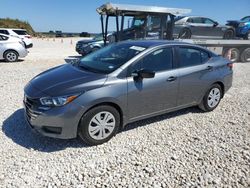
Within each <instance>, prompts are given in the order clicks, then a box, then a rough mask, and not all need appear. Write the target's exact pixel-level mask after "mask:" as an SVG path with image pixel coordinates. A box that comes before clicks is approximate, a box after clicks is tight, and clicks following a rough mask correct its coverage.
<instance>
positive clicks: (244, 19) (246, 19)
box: [241, 16, 250, 22]
mask: <svg viewBox="0 0 250 188" xmlns="http://www.w3.org/2000/svg"><path fill="white" fill-rule="evenodd" d="M241 21H243V22H250V16H247V17H244V18H242V19H241Z"/></svg>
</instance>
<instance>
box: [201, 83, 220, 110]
mask: <svg viewBox="0 0 250 188" xmlns="http://www.w3.org/2000/svg"><path fill="white" fill-rule="evenodd" d="M222 95H223V94H222V89H221V86H220V85H219V84H213V85H212V86H211V87H210V89H209V90H208V91H207V92H206V94H205V96H204V97H203V99H202V101H201V103H200V105H199V108H200V109H202V110H203V111H205V112H210V111H213V110H214V109H215V108H216V107H217V106H218V105H219V103H220V100H221V98H222Z"/></svg>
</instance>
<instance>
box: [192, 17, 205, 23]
mask: <svg viewBox="0 0 250 188" xmlns="http://www.w3.org/2000/svg"><path fill="white" fill-rule="evenodd" d="M192 23H196V24H201V23H203V20H202V18H200V17H196V18H192Z"/></svg>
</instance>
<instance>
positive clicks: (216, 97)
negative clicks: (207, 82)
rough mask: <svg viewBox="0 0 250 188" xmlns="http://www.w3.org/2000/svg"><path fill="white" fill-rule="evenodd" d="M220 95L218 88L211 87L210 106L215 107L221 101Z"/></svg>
mask: <svg viewBox="0 0 250 188" xmlns="http://www.w3.org/2000/svg"><path fill="white" fill-rule="evenodd" d="M220 96H221V94H220V90H219V89H218V88H213V89H211V91H210V93H209V95H208V99H207V104H208V106H209V107H210V108H214V107H215V106H216V105H217V104H218V103H219V102H220Z"/></svg>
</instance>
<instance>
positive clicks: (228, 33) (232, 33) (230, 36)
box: [223, 29, 234, 39]
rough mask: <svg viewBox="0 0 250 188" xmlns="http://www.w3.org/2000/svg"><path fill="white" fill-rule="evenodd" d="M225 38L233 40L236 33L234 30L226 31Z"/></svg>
mask: <svg viewBox="0 0 250 188" xmlns="http://www.w3.org/2000/svg"><path fill="white" fill-rule="evenodd" d="M223 38H224V39H233V38H234V31H233V30H232V29H228V30H226V31H225V33H224V36H223Z"/></svg>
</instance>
